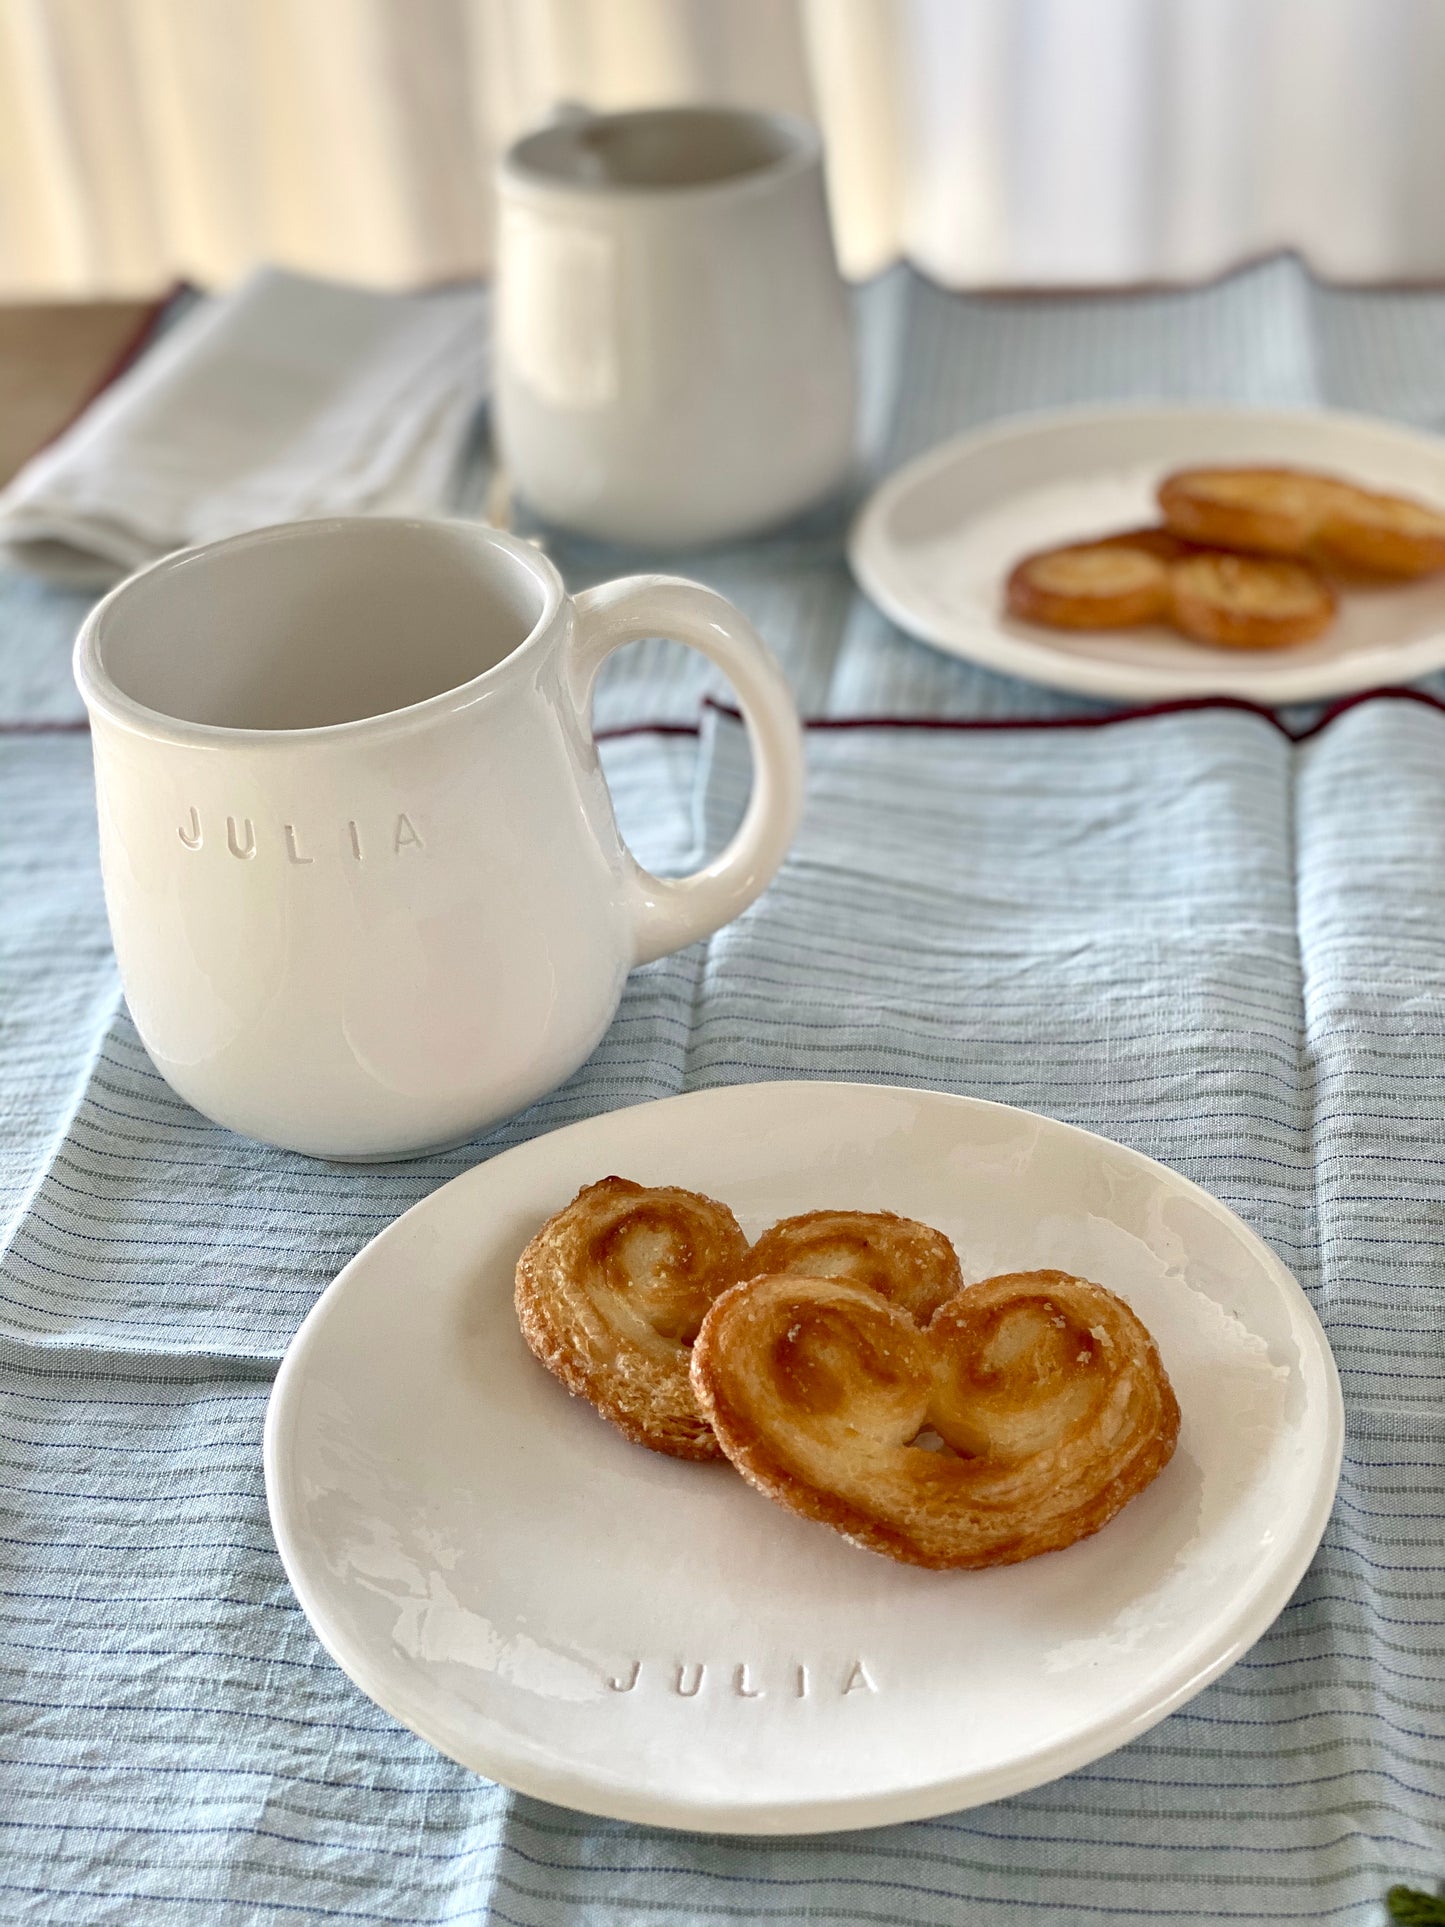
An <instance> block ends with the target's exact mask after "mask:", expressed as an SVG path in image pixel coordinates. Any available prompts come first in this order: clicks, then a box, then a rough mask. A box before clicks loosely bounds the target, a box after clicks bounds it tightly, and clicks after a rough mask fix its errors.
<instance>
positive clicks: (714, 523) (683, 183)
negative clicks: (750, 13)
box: [497, 108, 855, 544]
mask: <svg viewBox="0 0 1445 1927" xmlns="http://www.w3.org/2000/svg"><path fill="white" fill-rule="evenodd" d="M499 186H500V197H501V213H500V223H501V225H500V232H499V242H498V261H497V275H498V363H497V420H498V428H499V433H500V441H501V449H502V454H503V459H504V461H505V463H506V466H507V468H508V470H509V472H510V474H511V477H512V479H513V481H514V482H515V484H516V486H517V488H518V489H519V491H520V492H521V494H522V495H523V496H524V497H525V499H526V500H527V501H528V502H529V503H530V504H531V505H532V506H533V507H534V508H535V509H537V510H538V511H539V512H540V513H541V514H542V515H543V516H545V517H547V518H548V519H549V520H553V521H556V522H560V523H562V524H564V525H566V526H568V527H570V528H575V529H580V530H583V531H585V532H586V533H589V534H593V535H598V536H604V537H607V538H610V539H613V540H618V541H631V542H648V543H662V544H683V543H695V542H704V541H714V540H721V539H723V538H727V537H731V536H736V535H740V534H743V533H745V532H747V531H749V530H752V529H759V528H763V527H766V526H767V525H768V524H770V523H774V522H778V521H781V520H783V519H784V518H786V517H787V516H789V515H792V514H794V513H796V512H797V511H798V510H800V509H802V508H804V507H805V506H806V505H807V504H808V503H809V502H811V501H813V500H814V499H815V498H817V497H819V496H821V495H824V494H826V493H827V492H828V491H830V490H831V489H833V488H835V487H837V486H838V485H839V484H841V483H842V482H843V481H844V479H845V478H846V476H847V474H848V471H849V468H850V465H851V463H852V459H853V415H854V395H855V373H854V360H853V346H852V339H851V333H850V325H849V315H848V306H847V299H846V295H845V292H844V289H843V284H842V282H841V281H840V279H839V276H838V270H837V266H836V263H835V260H834V256H833V248H832V240H831V235H830V231H829V227H828V214H827V204H826V199H825V195H824V187H823V169H822V157H821V151H820V146H819V141H818V136H817V133H816V131H815V130H814V129H813V128H811V127H810V126H808V125H807V124H806V123H805V122H802V121H794V120H791V119H788V118H786V117H783V116H779V115H769V114H761V113H751V112H743V111H739V110H731V109H719V108H669V109H664V110H655V111H648V112H643V113H636V114H617V115H605V116H599V117H596V118H589V117H587V116H585V115H583V116H580V117H574V118H571V119H569V120H568V121H566V122H565V123H564V124H561V125H559V126H556V127H553V128H549V129H547V130H544V131H543V132H542V133H540V134H534V135H531V136H529V137H527V138H526V139H524V140H522V141H519V142H518V143H517V144H516V145H515V146H514V147H513V148H512V149H511V151H510V152H509V153H508V155H507V156H506V157H505V159H504V160H503V163H502V167H501V172H500V176H499Z"/></svg>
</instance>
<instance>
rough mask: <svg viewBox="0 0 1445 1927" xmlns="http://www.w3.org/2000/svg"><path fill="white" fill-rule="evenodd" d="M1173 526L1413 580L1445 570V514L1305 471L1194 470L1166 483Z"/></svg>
mask: <svg viewBox="0 0 1445 1927" xmlns="http://www.w3.org/2000/svg"><path fill="white" fill-rule="evenodd" d="M1159 506H1160V508H1161V509H1162V510H1163V513H1164V519H1165V521H1166V522H1167V523H1168V525H1169V527H1170V529H1171V530H1172V531H1173V532H1174V533H1175V534H1176V535H1179V536H1183V537H1186V538H1187V539H1188V540H1190V541H1193V542H1200V543H1204V544H1205V545H1206V546H1208V547H1211V548H1219V549H1247V550H1253V551H1257V552H1259V553H1262V554H1268V555H1289V556H1306V555H1307V556H1309V557H1310V558H1311V559H1312V560H1314V561H1316V562H1319V563H1320V564H1322V565H1323V566H1324V567H1326V568H1343V569H1345V570H1347V571H1349V572H1350V573H1360V574H1365V575H1372V576H1375V577H1380V576H1397V577H1411V576H1418V575H1428V574H1430V573H1431V571H1433V570H1435V569H1445V513H1442V512H1441V510H1439V509H1437V508H1431V507H1430V506H1429V505H1428V504H1427V503H1424V502H1418V501H1416V500H1415V499H1414V498H1413V497H1412V496H1408V495H1388V494H1383V493H1381V491H1380V490H1378V489H1368V488H1360V487H1358V486H1357V485H1356V484H1354V483H1352V482H1346V481H1343V480H1342V479H1340V478H1339V477H1338V476H1334V475H1323V474H1318V473H1316V472H1315V471H1313V470H1311V469H1297V468H1186V469H1180V470H1179V471H1178V472H1177V473H1175V474H1173V475H1167V476H1166V477H1165V478H1164V480H1163V481H1162V482H1161V483H1160V485H1159Z"/></svg>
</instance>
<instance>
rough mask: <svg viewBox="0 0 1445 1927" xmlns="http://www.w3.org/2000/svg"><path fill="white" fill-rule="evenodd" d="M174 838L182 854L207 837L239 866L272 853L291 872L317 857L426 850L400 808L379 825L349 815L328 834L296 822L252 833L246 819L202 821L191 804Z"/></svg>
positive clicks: (360, 859) (359, 857)
mask: <svg viewBox="0 0 1445 1927" xmlns="http://www.w3.org/2000/svg"><path fill="white" fill-rule="evenodd" d="M338 827H339V830H340V834H339V835H338V834H337V828H338ZM176 835H177V836H178V837H179V838H180V840H181V842H182V843H183V844H184V845H185V847H186V848H187V849H188V850H202V849H204V848H205V847H206V845H207V841H208V839H209V841H211V842H212V843H214V844H215V845H216V846H217V847H218V848H222V849H224V850H225V851H226V852H227V853H228V854H229V855H230V856H233V857H235V858H236V859H237V860H238V861H239V862H241V863H249V862H251V861H252V860H253V859H254V858H255V856H256V855H257V853H258V852H264V853H274V854H275V855H276V856H277V857H278V858H279V859H283V860H284V861H285V862H286V863H287V864H289V865H291V866H292V867H294V868H296V869H305V868H306V867H307V866H308V865H309V864H312V863H315V862H316V861H317V858H318V856H320V857H321V858H322V859H323V860H324V859H325V857H326V856H327V855H328V854H329V855H331V856H336V857H339V858H340V859H341V860H342V861H347V860H350V861H351V862H353V863H366V862H368V861H370V860H371V859H373V858H375V857H398V856H403V855H405V854H406V853H407V852H408V851H413V850H422V851H424V850H425V849H426V847H427V845H426V840H425V838H424V837H423V836H422V834H421V832H420V830H418V828H417V827H416V824H415V823H414V822H413V821H412V819H411V817H410V816H408V815H407V814H406V812H405V811H404V810H398V811H396V812H395V814H394V815H393V816H391V817H388V818H387V819H386V820H385V821H384V822H366V823H363V822H362V821H361V820H360V819H359V818H357V817H352V816H349V817H347V818H346V820H345V822H344V823H343V824H341V825H340V826H333V827H332V833H331V834H330V835H329V836H328V835H326V834H325V831H324V829H323V828H321V826H316V825H310V824H299V823H274V824H267V823H262V824H261V825H260V826H259V833H258V826H257V823H256V821H255V819H254V818H252V817H249V816H226V817H224V818H221V817H213V816H211V815H209V814H208V815H206V816H205V817H204V818H203V817H202V815H201V812H200V810H199V809H198V808H197V807H196V805H195V804H194V803H193V804H191V806H190V809H189V810H188V812H187V815H186V820H185V821H184V822H183V823H180V824H178V825H177V826H176Z"/></svg>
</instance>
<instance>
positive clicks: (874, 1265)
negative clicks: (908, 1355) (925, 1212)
mask: <svg viewBox="0 0 1445 1927" xmlns="http://www.w3.org/2000/svg"><path fill="white" fill-rule="evenodd" d="M747 1271H748V1274H749V1275H750V1276H753V1275H761V1274H766V1273H772V1272H780V1271H794V1272H804V1273H806V1274H807V1275H808V1276H809V1277H810V1278H842V1279H846V1280H847V1282H848V1283H849V1284H853V1285H863V1286H866V1287H867V1289H868V1290H869V1291H876V1292H879V1293H881V1294H882V1296H883V1297H884V1298H887V1299H889V1300H890V1301H891V1302H892V1303H893V1304H895V1305H899V1306H901V1307H902V1309H903V1310H904V1311H906V1312H907V1313H908V1314H909V1315H910V1317H913V1318H917V1319H921V1320H925V1321H926V1320H927V1319H929V1318H931V1317H932V1316H933V1314H934V1312H935V1311H937V1309H938V1307H939V1306H940V1305H941V1304H943V1303H944V1301H945V1300H946V1299H949V1298H952V1296H953V1294H954V1293H955V1292H956V1291H961V1290H962V1289H963V1273H962V1272H961V1271H960V1270H959V1268H958V1254H957V1252H955V1250H954V1248H953V1246H952V1245H951V1244H950V1243H949V1241H948V1239H947V1238H945V1237H944V1235H943V1233H942V1232H941V1231H935V1230H934V1229H933V1227H932V1225H927V1224H920V1223H919V1222H918V1220H917V1219H916V1218H900V1217H899V1216H898V1215H897V1213H896V1212H893V1211H807V1212H804V1213H803V1214H802V1215H801V1216H800V1217H796V1218H783V1219H781V1220H780V1221H779V1222H778V1223H777V1224H775V1225H773V1226H772V1228H771V1229H770V1230H768V1231H765V1232H764V1233H763V1235H762V1236H761V1237H760V1238H759V1239H758V1241H757V1243H756V1244H755V1245H754V1246H753V1248H752V1250H751V1251H750V1252H749V1253H748V1258H747Z"/></svg>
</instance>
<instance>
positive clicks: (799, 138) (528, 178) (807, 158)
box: [497, 101, 823, 206]
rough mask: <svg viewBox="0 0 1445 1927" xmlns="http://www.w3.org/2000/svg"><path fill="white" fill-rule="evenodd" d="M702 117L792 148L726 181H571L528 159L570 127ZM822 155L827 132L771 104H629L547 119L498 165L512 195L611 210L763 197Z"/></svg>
mask: <svg viewBox="0 0 1445 1927" xmlns="http://www.w3.org/2000/svg"><path fill="white" fill-rule="evenodd" d="M694 114H696V115H703V114H706V115H711V116H713V117H715V118H717V119H720V120H730V121H734V122H743V123H746V124H749V125H751V126H754V127H766V128H768V129H770V130H771V131H773V132H775V133H781V134H783V135H784V136H785V137H786V139H787V141H788V150H787V151H786V152H785V153H782V154H779V155H777V156H776V157H775V158H774V159H773V160H770V161H763V162H761V163H760V164H759V165H758V166H756V167H750V168H748V169H747V170H746V171H745V172H744V173H741V174H724V175H722V176H720V177H719V178H718V179H715V180H706V181H589V180H565V179H563V178H561V177H560V176H558V175H555V174H547V173H544V172H543V171H542V169H541V168H539V167H536V166H534V165H532V164H531V163H529V162H528V160H527V159H526V150H527V148H529V147H531V146H532V145H533V144H534V143H536V142H540V141H543V140H546V139H548V138H550V137H552V136H555V135H556V134H557V133H558V132H560V131H565V130H566V129H567V128H568V127H569V126H576V127H583V126H586V127H596V126H607V127H622V126H629V125H630V126H634V127H635V126H638V125H639V124H641V123H644V122H648V121H653V122H656V121H660V120H674V119H679V118H686V117H687V116H689V115H694ZM822 157H823V139H822V135H821V133H820V132H819V130H818V128H817V126H816V125H815V124H814V123H813V122H812V121H811V120H807V119H805V118H804V117H803V116H802V115H801V114H787V113H782V112H775V111H774V110H773V109H771V108H767V107H739V106H734V105H733V104H732V103H731V102H729V101H670V102H661V103H658V104H657V105H655V106H651V107H625V108H618V109H615V110H608V111H604V112H596V113H594V112H593V110H592V109H591V108H587V109H586V110H584V111H583V112H581V113H577V114H571V113H568V114H566V115H562V116H559V117H557V118H554V119H552V120H549V121H546V122H544V123H543V125H542V126H540V127H532V128H529V129H528V130H527V132H526V133H525V134H520V135H518V137H517V139H516V140H514V141H513V142H512V143H511V145H510V146H509V147H507V148H506V149H505V150H504V152H503V154H502V156H501V158H500V160H499V161H498V163H497V179H498V183H499V185H500V186H501V187H502V188H504V189H506V190H508V191H510V192H516V193H523V194H536V195H539V196H542V197H545V198H546V199H548V200H552V199H558V200H565V199H568V198H576V199H579V200H582V201H586V202H588V203H590V204H592V205H594V206H596V205H602V206H605V205H606V204H607V203H608V202H610V201H627V202H629V203H632V204H633V205H637V206H650V205H665V204H670V203H672V202H676V201H693V200H700V199H711V198H719V199H722V198H728V197H731V196H737V195H745V194H755V193H760V192H762V191H764V190H766V189H768V188H772V187H775V186H777V184H778V182H779V181H781V180H785V179H787V178H788V177H789V176H790V175H794V174H803V173H807V172H808V171H809V170H810V169H812V168H816V167H818V166H820V165H821V162H822Z"/></svg>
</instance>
